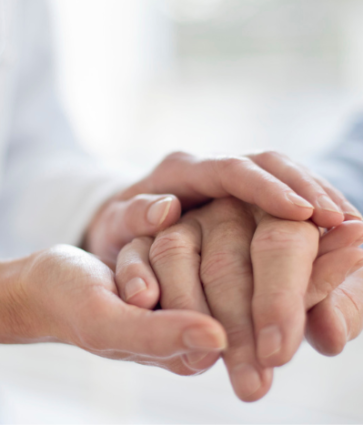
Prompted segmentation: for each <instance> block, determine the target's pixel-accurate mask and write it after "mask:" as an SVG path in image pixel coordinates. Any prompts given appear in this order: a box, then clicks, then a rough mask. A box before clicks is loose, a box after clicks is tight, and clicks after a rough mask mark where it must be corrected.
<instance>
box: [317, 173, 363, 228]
mask: <svg viewBox="0 0 363 425" xmlns="http://www.w3.org/2000/svg"><path fill="white" fill-rule="evenodd" d="M311 174H312V176H313V177H314V178H315V180H316V181H317V182H318V183H319V184H320V185H321V187H322V188H323V189H324V190H325V192H326V193H327V194H328V195H329V196H330V198H331V199H332V200H333V201H334V202H335V203H336V204H337V205H339V207H340V209H341V210H342V211H343V213H344V218H345V219H346V220H360V221H361V220H362V214H361V213H360V211H359V210H358V209H357V208H356V207H355V206H354V205H353V204H352V203H351V202H349V201H348V200H347V199H346V197H345V196H344V195H343V194H342V193H341V192H340V191H339V190H338V189H336V188H335V187H334V186H333V185H332V184H331V183H329V182H328V181H327V180H326V179H324V178H322V177H320V176H318V175H316V174H315V173H313V172H312V173H311Z"/></svg>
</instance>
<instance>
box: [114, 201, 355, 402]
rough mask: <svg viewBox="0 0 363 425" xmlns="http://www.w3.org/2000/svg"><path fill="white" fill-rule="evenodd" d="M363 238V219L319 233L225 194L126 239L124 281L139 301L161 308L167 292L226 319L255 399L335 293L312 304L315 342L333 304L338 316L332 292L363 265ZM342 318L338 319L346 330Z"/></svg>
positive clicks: (231, 364)
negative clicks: (149, 233) (148, 234)
mask: <svg viewBox="0 0 363 425" xmlns="http://www.w3.org/2000/svg"><path fill="white" fill-rule="evenodd" d="M362 237H363V223H361V222H358V221H351V222H346V223H344V224H342V225H341V226H340V227H337V228H336V229H334V230H331V231H330V232H328V233H326V234H325V235H324V236H322V237H320V234H319V230H318V228H317V227H316V226H315V225H314V224H313V223H312V222H309V221H307V222H296V221H295V222H294V221H288V220H281V219H278V218H276V217H272V216H271V215H269V214H267V213H265V212H263V211H262V210H261V209H259V208H257V207H255V206H251V205H249V204H246V203H243V202H241V201H238V200H236V199H234V198H224V199H220V200H215V201H213V202H212V203H210V204H209V205H206V206H204V207H202V208H201V209H199V210H193V211H191V212H189V213H187V214H185V215H184V216H183V218H182V219H181V221H180V222H179V223H178V224H176V225H174V226H172V227H170V228H168V229H166V230H164V231H163V232H162V233H160V234H159V235H158V236H157V238H156V239H155V241H153V240H152V239H151V238H139V239H136V240H134V241H133V242H132V243H131V244H129V245H127V246H126V247H125V248H124V249H123V250H122V251H121V253H120V255H119V258H118V265H117V271H116V281H117V285H118V288H119V292H120V295H121V297H122V298H123V299H124V300H125V301H127V302H129V303H130V304H134V305H138V306H140V307H145V308H152V307H154V306H155V305H156V303H157V302H158V301H160V305H161V307H162V308H163V309H184V310H195V311H199V312H202V313H205V314H211V315H212V316H213V317H215V318H216V319H217V320H218V321H220V323H221V324H222V325H223V326H224V328H225V330H226V332H227V335H228V349H227V350H226V351H225V353H224V360H225V363H226V366H227V368H228V371H229V374H230V377H231V381H232V385H233V387H234V389H235V392H236V394H237V395H238V396H239V397H240V398H241V399H243V400H246V401H253V400H257V399H259V398H260V397H262V396H263V395H264V394H265V393H266V392H267V391H268V389H269V387H270V385H271V382H272V367H274V366H279V365H282V364H284V363H286V362H288V361H289V360H290V359H291V357H292V356H293V354H294V353H295V352H296V350H297V348H298V347H299V345H300V343H301V340H302V338H303V335H304V329H305V321H306V311H307V310H309V309H310V308H311V307H312V306H314V305H316V304H318V303H319V302H321V301H322V300H324V299H326V300H325V301H323V303H322V304H321V306H322V307H320V309H319V306H320V304H319V306H318V307H315V310H313V311H312V315H313V318H314V320H315V322H314V323H312V324H311V326H309V329H312V333H313V336H312V338H315V339H314V340H315V341H318V340H319V338H320V337H321V334H322V333H323V329H322V327H323V326H325V327H327V326H328V323H327V322H328V320H326V321H325V322H324V314H326V311H325V310H327V309H330V310H329V317H328V318H329V319H330V318H331V316H332V315H333V314H336V313H334V309H333V308H332V307H331V305H332V304H333V302H330V301H329V305H327V300H330V298H331V296H330V298H326V297H327V295H328V294H329V293H330V292H331V291H332V290H333V289H334V288H336V287H338V285H339V284H340V283H342V282H343V281H344V280H345V278H346V276H348V275H350V274H351V273H353V271H354V270H356V269H357V268H359V267H360V266H361V263H362V260H363V253H362V251H361V250H360V249H359V248H358V247H357V246H358V245H360V244H361V243H362ZM159 285H160V286H159ZM339 288H340V287H339ZM333 293H335V292H333ZM344 302H345V303H346V301H344ZM342 308H343V307H342ZM347 308H349V306H348V307H347ZM338 319H339V317H338ZM338 319H337V318H335V322H334V321H333V325H332V326H334V325H335V326H336V327H337V328H338V330H339V332H340V334H341V329H342V325H341V322H339V323H337V320H338ZM310 322H311V320H309V324H310ZM319 326H320V327H319ZM331 329H333V328H331ZM327 339H328V338H327V337H325V339H324V338H323V340H324V341H325V343H326V345H329V343H332V342H331V341H330V342H329V341H327ZM217 358H218V353H208V352H204V353H199V354H197V355H195V354H193V355H187V356H181V357H180V358H179V361H175V363H174V368H173V370H174V371H175V372H176V373H180V374H189V373H190V371H191V370H195V371H198V372H200V371H201V370H204V369H206V368H208V367H209V366H211V365H212V364H213V363H214V362H215V361H216V360H217Z"/></svg>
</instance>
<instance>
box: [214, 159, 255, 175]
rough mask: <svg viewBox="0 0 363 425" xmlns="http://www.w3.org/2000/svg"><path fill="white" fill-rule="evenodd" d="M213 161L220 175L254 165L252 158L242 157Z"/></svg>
mask: <svg viewBox="0 0 363 425" xmlns="http://www.w3.org/2000/svg"><path fill="white" fill-rule="evenodd" d="M212 161H213V163H214V165H215V167H216V168H217V171H218V172H219V173H223V172H225V171H227V170H231V169H235V168H237V167H240V166H241V165H242V164H243V165H244V166H248V165H250V164H252V161H251V160H250V158H248V157H246V156H241V157H237V156H228V157H222V158H217V159H214V160H212Z"/></svg>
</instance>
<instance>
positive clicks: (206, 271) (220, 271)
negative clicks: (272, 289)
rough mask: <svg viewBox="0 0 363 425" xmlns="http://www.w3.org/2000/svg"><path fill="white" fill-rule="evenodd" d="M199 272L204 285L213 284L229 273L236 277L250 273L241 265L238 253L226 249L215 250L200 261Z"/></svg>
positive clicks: (247, 268)
mask: <svg viewBox="0 0 363 425" xmlns="http://www.w3.org/2000/svg"><path fill="white" fill-rule="evenodd" d="M200 273H201V278H202V281H203V283H204V285H206V286H207V285H208V286H215V285H218V284H219V283H220V282H221V281H224V280H226V279H227V278H228V276H230V275H233V276H234V279H236V278H240V277H241V275H246V274H248V273H250V268H249V267H247V266H243V261H241V258H240V256H239V255H236V254H235V253H231V252H227V251H216V252H214V253H212V254H211V255H209V256H208V258H206V259H205V260H204V261H202V265H201V271H200Z"/></svg>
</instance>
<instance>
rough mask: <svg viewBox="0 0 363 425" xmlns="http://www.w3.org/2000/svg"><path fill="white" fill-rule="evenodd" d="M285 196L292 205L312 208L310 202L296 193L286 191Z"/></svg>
mask: <svg viewBox="0 0 363 425" xmlns="http://www.w3.org/2000/svg"><path fill="white" fill-rule="evenodd" d="M286 197H287V199H288V200H289V201H290V202H292V203H293V204H294V205H297V206H298V207H303V208H310V209H314V207H313V205H311V204H310V202H308V201H306V200H305V199H304V198H302V197H301V196H299V195H296V193H294V192H287V193H286Z"/></svg>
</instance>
